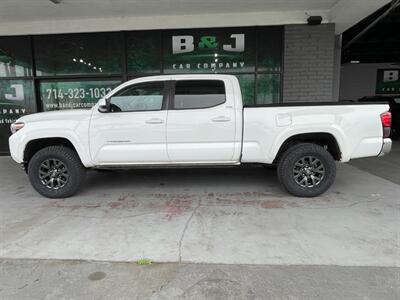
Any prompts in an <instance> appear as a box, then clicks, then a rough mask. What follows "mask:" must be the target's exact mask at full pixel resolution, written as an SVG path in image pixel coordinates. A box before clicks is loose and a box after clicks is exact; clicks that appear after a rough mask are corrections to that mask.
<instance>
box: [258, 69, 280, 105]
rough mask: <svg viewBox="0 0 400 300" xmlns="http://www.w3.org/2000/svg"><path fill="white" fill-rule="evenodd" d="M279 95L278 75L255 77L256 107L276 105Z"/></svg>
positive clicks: (259, 75)
mask: <svg viewBox="0 0 400 300" xmlns="http://www.w3.org/2000/svg"><path fill="white" fill-rule="evenodd" d="M280 93H281V84H280V75H279V74H258V75H257V97H256V105H264V104H274V103H278V102H279V99H280Z"/></svg>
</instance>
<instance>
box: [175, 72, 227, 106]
mask: <svg viewBox="0 0 400 300" xmlns="http://www.w3.org/2000/svg"><path fill="white" fill-rule="evenodd" d="M177 81H220V82H222V84H223V85H224V95H225V101H224V102H222V103H219V104H216V105H212V106H207V107H192V108H175V107H174V104H175V89H176V83H177ZM226 96H227V95H226V84H225V81H224V80H222V79H205V78H204V79H203V78H199V79H193V78H188V79H175V80H171V86H170V97H169V98H170V101H169V102H168V110H175V111H179V110H199V109H209V108H214V107H217V106H220V105H223V104H225V103H226Z"/></svg>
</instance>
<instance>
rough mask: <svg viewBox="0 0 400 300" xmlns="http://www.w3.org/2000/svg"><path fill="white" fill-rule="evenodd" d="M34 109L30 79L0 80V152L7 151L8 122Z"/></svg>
mask: <svg viewBox="0 0 400 300" xmlns="http://www.w3.org/2000/svg"><path fill="white" fill-rule="evenodd" d="M35 110H36V108H35V104H34V93H33V84H32V81H31V80H8V79H2V80H0V153H5V152H8V137H9V136H10V124H11V123H13V122H15V120H17V119H18V118H19V117H21V116H22V115H25V114H28V113H32V112H34V111H35Z"/></svg>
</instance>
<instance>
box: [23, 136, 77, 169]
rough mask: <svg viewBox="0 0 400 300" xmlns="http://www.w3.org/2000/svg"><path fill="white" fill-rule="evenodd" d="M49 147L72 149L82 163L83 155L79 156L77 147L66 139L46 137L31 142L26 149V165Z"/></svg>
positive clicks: (24, 157)
mask: <svg viewBox="0 0 400 300" xmlns="http://www.w3.org/2000/svg"><path fill="white" fill-rule="evenodd" d="M49 146H64V147H67V148H70V149H72V150H74V151H75V152H76V153H77V154H78V156H79V158H80V159H81V161H82V158H81V155H80V154H79V151H78V150H77V148H76V147H75V145H74V144H73V143H72V142H71V141H70V140H69V139H68V138H65V137H45V138H37V139H33V140H30V141H29V142H28V143H27V144H26V146H25V149H24V156H23V159H24V162H25V164H29V161H30V160H31V158H32V156H33V155H34V154H35V153H36V152H38V151H39V150H41V149H43V148H46V147H49Z"/></svg>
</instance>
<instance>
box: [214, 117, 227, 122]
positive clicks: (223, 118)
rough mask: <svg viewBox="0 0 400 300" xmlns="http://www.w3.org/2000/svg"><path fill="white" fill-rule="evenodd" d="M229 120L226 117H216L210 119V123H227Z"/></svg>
mask: <svg viewBox="0 0 400 300" xmlns="http://www.w3.org/2000/svg"><path fill="white" fill-rule="evenodd" d="M230 120H231V118H229V117H227V116H218V117H215V118H213V119H211V121H213V122H229V121H230Z"/></svg>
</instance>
